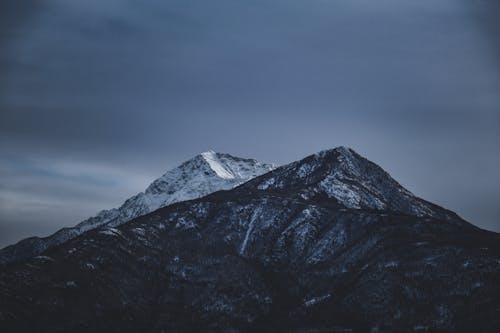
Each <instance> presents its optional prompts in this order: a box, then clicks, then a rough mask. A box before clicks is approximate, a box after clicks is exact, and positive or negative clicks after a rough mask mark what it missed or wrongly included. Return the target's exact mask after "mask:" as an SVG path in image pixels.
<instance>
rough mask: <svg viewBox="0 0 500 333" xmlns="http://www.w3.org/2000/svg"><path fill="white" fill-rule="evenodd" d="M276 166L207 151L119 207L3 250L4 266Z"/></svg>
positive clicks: (226, 187) (224, 188) (221, 187)
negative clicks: (98, 229)
mask: <svg viewBox="0 0 500 333" xmlns="http://www.w3.org/2000/svg"><path fill="white" fill-rule="evenodd" d="M274 168H275V166H274V165H272V164H265V163H260V162H258V161H257V160H254V159H248V158H241V157H236V156H232V155H229V154H223V153H217V152H214V151H211V150H210V151H207V152H203V153H201V154H199V155H197V156H195V157H194V158H192V159H190V160H188V161H186V162H184V163H182V164H181V165H180V166H178V167H176V168H174V169H172V170H170V171H168V172H166V173H165V174H164V175H163V176H161V177H160V178H158V179H156V180H155V181H153V182H152V183H151V185H149V186H148V188H146V190H145V191H144V192H141V193H138V194H136V195H134V196H133V197H131V198H129V199H127V200H126V201H125V202H124V203H123V204H122V205H121V206H120V207H119V208H113V209H110V210H103V211H101V212H100V213H99V214H97V215H96V216H94V217H91V218H89V219H87V220H85V221H83V222H81V223H79V224H77V225H76V226H75V227H72V228H63V229H61V230H59V231H57V232H56V233H54V234H53V235H51V236H48V237H44V238H40V237H31V238H27V239H24V240H22V241H20V242H18V243H17V244H14V245H10V246H7V247H5V248H4V249H2V250H0V263H2V262H12V261H15V260H18V259H24V258H28V257H33V256H36V255H38V254H40V253H42V252H43V251H45V250H46V249H48V248H50V247H52V246H55V245H59V244H62V243H64V242H66V241H68V240H70V239H72V238H74V237H77V236H79V235H81V234H82V233H83V232H85V231H88V230H91V229H94V228H97V227H101V226H112V227H115V226H118V225H120V224H122V223H124V222H127V221H130V220H131V219H133V218H136V217H138V216H141V215H144V214H147V213H150V212H152V211H154V210H156V209H158V208H161V207H164V206H167V205H170V204H172V203H175V202H179V201H184V200H192V199H196V198H200V197H203V196H205V195H207V194H209V193H212V192H215V191H220V190H227V189H231V188H233V187H235V186H237V185H240V184H242V183H244V182H246V181H248V180H250V179H252V178H254V177H256V176H259V175H261V174H263V173H266V172H268V171H271V170H273V169H274Z"/></svg>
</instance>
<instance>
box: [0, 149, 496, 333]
mask: <svg viewBox="0 0 500 333" xmlns="http://www.w3.org/2000/svg"><path fill="white" fill-rule="evenodd" d="M0 267H1V271H0V296H1V297H0V323H1V324H0V327H1V328H5V329H7V330H3V331H51V332H59V331H61V332H62V331H105V332H115V331H116V332H118V331H120V332H123V331H130V332H136V331H139V330H145V331H151V332H193V331H198V332H200V331H202V332H253V331H286V332H411V331H417V332H425V331H428V332H470V331H474V332H497V331H498V328H499V327H500V316H499V314H500V283H499V282H500V235H499V234H497V233H493V232H488V231H484V230H481V229H479V228H477V227H474V226H473V225H471V224H469V223H468V222H466V221H464V220H462V219H461V218H460V217H458V216H457V215H456V214H454V213H452V212H450V211H448V210H445V209H443V208H441V207H439V206H436V205H433V204H430V203H428V202H426V201H424V200H422V199H419V198H416V197H415V196H414V195H413V194H411V193H410V192H408V191H407V190H405V189H403V188H402V187H401V186H400V185H399V184H398V183H397V182H396V181H394V180H393V179H392V178H390V176H389V175H388V174H387V173H385V172H384V171H383V170H382V169H381V168H380V167H378V166H376V165H375V164H373V163H371V162H369V161H367V160H366V159H364V158H362V157H361V156H359V155H358V154H356V153H355V152H354V151H352V150H349V149H346V148H342V147H340V148H336V149H333V150H329V151H324V152H321V153H319V154H316V155H312V156H309V157H307V158H305V159H303V160H301V161H298V162H294V163H291V164H289V165H287V166H283V167H280V168H278V169H276V170H274V171H271V172H269V173H266V174H264V175H262V176H259V177H257V178H254V179H252V180H250V181H249V182H247V183H245V184H242V185H240V186H238V187H236V188H234V189H232V190H227V191H219V192H215V193H213V194H210V195H208V196H205V197H203V198H200V199H196V200H191V201H184V202H179V203H175V204H172V205H169V206H166V207H164V208H160V209H159V210H156V211H154V212H152V213H149V214H147V215H144V216H141V217H138V218H136V219H133V220H132V221H130V222H127V223H124V224H122V225H120V226H118V227H116V228H112V227H101V228H96V229H94V230H90V231H88V232H86V233H84V234H82V235H80V236H78V237H77V238H74V239H72V240H70V241H68V242H66V243H64V244H62V245H60V246H56V247H54V248H52V249H49V250H48V251H46V252H45V253H44V254H43V255H42V256H39V257H35V258H31V259H28V260H25V261H23V262H17V263H11V264H6V265H3V266H0Z"/></svg>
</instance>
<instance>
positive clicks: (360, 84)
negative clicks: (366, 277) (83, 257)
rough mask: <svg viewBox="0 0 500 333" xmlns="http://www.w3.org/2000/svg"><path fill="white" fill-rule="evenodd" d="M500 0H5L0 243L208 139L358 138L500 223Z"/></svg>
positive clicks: (396, 166) (287, 154) (495, 226)
mask: <svg viewBox="0 0 500 333" xmlns="http://www.w3.org/2000/svg"><path fill="white" fill-rule="evenodd" d="M499 9H500V6H499V5H498V1H495V0H419V1H415V0H378V1H373V0H246V1H243V0H212V1H206V0H198V1H189V0H149V1H145V0H140V1H139V0H107V1H102V0H85V1H84V0H73V1H67V0H50V1H49V0H47V1H35V0H23V1H21V0H2V1H1V2H0V247H2V246H5V245H8V244H10V243H13V242H15V241H17V240H20V239H21V238H24V237H27V236H32V235H40V236H44V235H48V234H50V233H52V232H54V231H56V230H57V229H59V228H60V227H62V226H71V225H74V224H76V223H77V222H79V221H81V220H83V219H84V218H86V217H89V216H91V215H93V214H94V213H96V212H97V211H99V210H101V209H104V208H111V207H114V206H118V205H119V204H120V203H121V202H122V201H123V200H124V199H126V198H127V197H129V196H131V195H132V194H135V193H137V192H139V191H142V190H143V189H144V188H145V187H146V186H147V185H148V183H149V182H150V181H151V180H153V179H154V178H156V177H158V176H160V175H161V174H163V173H164V172H165V171H166V170H168V169H169V168H172V167H175V166H176V165H178V164H179V163H181V162H182V161H184V160H186V159H188V158H191V157H192V156H194V155H196V154H197V153H199V152H202V151H205V150H208V149H213V150H217V151H222V152H228V153H231V154H234V155H239V156H243V157H254V158H257V159H259V160H262V161H264V162H273V163H278V164H284V163H288V162H291V161H293V160H296V159H299V158H302V157H304V156H305V155H308V154H311V153H314V152H316V151H319V150H322V149H326V148H332V147H336V146H339V145H345V146H350V147H352V148H354V149H355V150H356V151H358V152H359V153H360V154H361V155H364V156H366V157H367V158H369V159H371V160H372V161H374V162H376V163H378V164H379V165H381V166H382V167H383V168H385V169H386V170H387V171H388V172H389V173H390V174H391V175H392V176H393V177H394V178H396V179H397V180H398V181H399V182H400V183H402V184H403V185H404V186H406V187H407V188H408V189H409V190H411V191H412V192H414V193H415V194H417V195H418V196H421V197H423V198H425V199H427V200H430V201H433V202H435V203H437V204H439V205H442V206H444V207H446V208H449V209H451V210H454V211H456V212H457V213H459V214H460V215H461V216H462V217H464V218H465V219H467V220H468V221H470V222H472V223H474V224H476V225H478V226H480V227H482V228H486V229H490V230H496V231H500V148H499V144H500V45H499V40H500V27H499V24H498V23H497V20H498V17H500V10H499Z"/></svg>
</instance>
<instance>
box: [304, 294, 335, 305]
mask: <svg viewBox="0 0 500 333" xmlns="http://www.w3.org/2000/svg"><path fill="white" fill-rule="evenodd" d="M330 297H332V295H331V294H326V295H323V296H319V297H313V298H311V299H308V300H306V301H304V305H305V306H306V307H309V306H313V305H316V304H318V303H321V302H323V301H326V300H327V299H329V298H330Z"/></svg>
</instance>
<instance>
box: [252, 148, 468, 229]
mask: <svg viewBox="0 0 500 333" xmlns="http://www.w3.org/2000/svg"><path fill="white" fill-rule="evenodd" d="M244 187H246V188H252V187H254V188H257V189H259V190H272V191H276V192H283V191H285V192H293V193H295V195H296V196H297V197H300V198H302V199H304V200H307V199H313V198H316V199H319V198H321V197H323V198H325V199H327V200H330V201H332V200H333V201H334V202H336V203H338V205H339V206H342V207H344V208H348V209H364V210H379V211H392V212H399V213H404V214H408V215H414V216H419V217H424V216H427V217H433V218H440V219H444V220H450V221H454V222H456V223H462V221H463V220H461V219H460V218H459V217H458V216H457V215H456V214H455V213H453V212H451V211H448V210H445V209H443V208H442V207H439V206H437V205H434V204H432V203H430V202H427V201H425V200H422V199H420V198H418V197H416V196H415V195H414V194H412V193H411V192H410V191H408V190H407V189H405V188H404V187H403V186H401V185H400V184H399V183H398V182H397V181H396V180H394V179H393V178H392V177H391V176H390V175H389V174H388V173H387V172H386V171H384V170H383V169H382V168H381V167H380V166H378V165H376V164H375V163H373V162H371V161H369V160H367V159H366V158H364V157H362V156H361V155H359V154H358V153H356V152H355V151H354V150H352V149H350V148H346V147H338V148H334V149H330V150H324V151H321V152H319V153H317V154H314V155H310V156H307V157H305V158H304V159H302V160H300V161H297V162H293V163H291V164H288V165H285V166H282V167H280V168H277V169H276V170H274V171H272V172H270V173H267V174H265V175H263V176H261V177H258V178H256V179H253V180H251V181H250V182H248V183H247V184H245V185H244Z"/></svg>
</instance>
